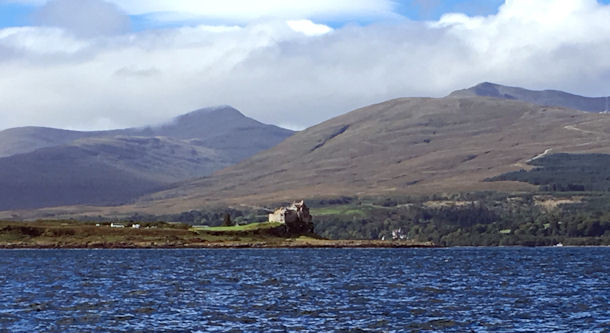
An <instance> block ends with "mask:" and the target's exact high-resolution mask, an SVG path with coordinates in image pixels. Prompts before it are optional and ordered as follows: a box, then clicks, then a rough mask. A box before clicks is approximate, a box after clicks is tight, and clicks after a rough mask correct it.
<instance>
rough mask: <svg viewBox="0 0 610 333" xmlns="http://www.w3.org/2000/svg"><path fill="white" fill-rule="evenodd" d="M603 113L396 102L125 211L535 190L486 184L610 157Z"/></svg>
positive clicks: (452, 100)
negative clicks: (566, 161) (555, 159)
mask: <svg viewBox="0 0 610 333" xmlns="http://www.w3.org/2000/svg"><path fill="white" fill-rule="evenodd" d="M609 127H610V115H608V114H597V113H590V112H582V111H577V110H572V109H566V108H561V107H544V106H539V105H536V104H531V103H525V102H521V101H518V100H508V99H498V98H490V97H455V96H451V97H446V98H440V99H433V98H402V99H395V100H391V101H387V102H384V103H380V104H376V105H371V106H367V107H364V108H361V109H358V110H355V111H352V112H349V113H347V114H345V115H342V116H339V117H336V118H334V119H331V120H328V121H325V122H323V123H321V124H319V125H316V126H314V127H311V128H309V129H307V130H304V131H302V132H299V133H296V134H295V135H293V136H292V137H290V138H288V139H287V140H285V141H283V142H282V143H280V144H279V145H277V146H275V147H274V148H272V149H269V150H266V151H263V152H261V153H258V154H257V155H255V156H253V157H251V158H249V159H247V160H245V161H243V162H241V163H239V164H237V165H234V166H231V167H228V168H226V169H223V170H221V171H219V172H216V173H215V174H214V175H213V176H211V177H207V178H201V179H197V180H194V181H189V182H186V183H183V184H180V185H179V186H175V187H173V188H170V189H167V190H165V191H161V192H159V193H155V194H154V195H150V196H146V197H145V198H142V199H141V200H139V202H138V203H137V204H136V205H134V206H131V207H126V208H125V209H132V210H141V211H149V212H153V213H155V212H161V211H165V212H166V211H176V212H178V211H184V210H188V209H192V208H193V207H197V206H198V204H199V203H201V202H208V203H209V202H224V203H262V202H276V201H289V200H293V199H295V198H308V197H332V196H341V195H389V194H400V193H402V194H421V193H455V192H463V191H469V190H532V189H534V188H535V187H534V186H533V185H529V184H526V183H521V182H487V181H485V180H486V179H488V178H490V177H494V176H497V175H500V174H503V173H506V172H510V171H515V170H519V169H522V168H524V169H527V168H530V167H529V166H528V165H527V164H526V163H527V161H528V160H530V159H532V158H534V157H536V156H540V155H542V154H545V153H546V154H549V153H555V152H568V153H575V152H578V153H610V134H608V132H607V131H606V129H607V128H609Z"/></svg>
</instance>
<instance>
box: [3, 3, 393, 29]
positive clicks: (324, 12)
mask: <svg viewBox="0 0 610 333" xmlns="http://www.w3.org/2000/svg"><path fill="white" fill-rule="evenodd" d="M52 1H54V0H0V3H3V2H17V3H25V4H30V5H43V4H46V3H48V2H52ZM75 1H79V0H75ZM82 1H88V0H82ZM106 1H107V2H109V3H112V4H114V5H116V6H117V7H118V8H120V9H121V10H123V11H125V12H126V13H128V14H130V15H149V16H151V17H154V18H156V19H159V20H168V21H180V20H184V19H207V20H215V21H224V22H233V23H241V24H245V23H248V22H252V21H253V20H258V19H261V18H273V19H303V18H309V19H342V18H352V19H357V18H371V17H376V18H379V17H396V16H397V15H396V14H394V13H393V10H394V8H395V7H396V4H395V1H393V0H332V1H328V0H290V1H285V0H256V1H252V0H223V1H218V0H106Z"/></svg>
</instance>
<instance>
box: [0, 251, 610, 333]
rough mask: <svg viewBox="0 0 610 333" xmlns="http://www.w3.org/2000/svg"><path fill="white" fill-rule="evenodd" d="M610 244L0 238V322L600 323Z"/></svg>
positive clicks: (608, 314) (219, 325)
mask: <svg viewBox="0 0 610 333" xmlns="http://www.w3.org/2000/svg"><path fill="white" fill-rule="evenodd" d="M608 263H610V248H565V247H564V248H476V249H471V248H462V249H460V248H457V249H456V248H453V249H256V250H254V249H252V250H211V249H210V250H2V251H0V291H1V298H0V331H10V332H20V331H22V332H33V331H57V332H71V331H74V332H82V331H130V332H137V331H145V332H150V331H164V332H166V331H176V332H183V331H223V332H224V331H231V330H233V331H236V332H239V331H248V332H251V331H255V332H256V331H265V332H274V331H275V332H284V331H299V330H301V331H315V332H319V331H354V332H358V331H413V330H414V331H419V330H423V331H443V332H445V331H458V332H464V331H466V332H469V331H475V332H485V331H494V332H545V331H558V332H562V331H563V332H575V331H578V332H587V331H590V332H608V331H609V330H610V306H609V299H610V284H609V283H610V281H609V279H610V278H609V273H610V268H609V266H608Z"/></svg>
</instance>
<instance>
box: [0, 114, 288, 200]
mask: <svg viewBox="0 0 610 333" xmlns="http://www.w3.org/2000/svg"><path fill="white" fill-rule="evenodd" d="M290 135H292V132H291V131H289V130H286V129H282V128H279V127H276V126H272V125H265V124H262V123H260V122H258V121H255V120H253V119H251V118H248V117H245V116H244V115H243V114H241V113H240V112H239V111H237V110H235V109H233V108H231V107H216V108H207V109H201V110H197V111H194V112H191V113H188V114H185V115H182V116H179V117H177V118H175V119H174V120H172V121H171V122H168V123H166V124H164V125H160V126H154V127H145V128H128V129H120V130H111V131H96V132H79V131H66V130H60V129H52V128H40V127H23V128H15V129H9V130H5V131H2V132H0V156H4V157H2V158H0V210H8V209H32V208H39V207H50V206H60V205H75V204H90V205H116V204H124V203H127V202H129V201H131V200H133V199H134V198H135V197H137V196H141V195H143V194H146V193H150V192H152V191H158V190H161V189H163V188H165V187H166V186H167V185H168V184H171V183H175V182H180V181H184V180H187V179H191V178H196V177H202V176H206V175H209V174H211V173H212V172H213V171H215V170H218V169H221V168H223V167H226V166H228V165H231V164H234V163H237V162H239V161H240V160H243V159H244V158H247V157H250V156H252V155H254V154H255V153H257V152H259V151H262V150H265V149H268V148H271V147H272V146H274V145H276V144H277V143H279V142H281V141H282V140H284V139H285V138H286V137H288V136H290Z"/></svg>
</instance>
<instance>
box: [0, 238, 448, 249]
mask: <svg viewBox="0 0 610 333" xmlns="http://www.w3.org/2000/svg"><path fill="white" fill-rule="evenodd" d="M264 248H269V249H273V248H277V249H291V248H294V249H299V248H300V249H304V248H321V249H322V248H442V246H438V245H435V244H432V243H431V242H423V243H420V242H388V241H376V240H373V241H367V240H316V241H315V242H300V241H285V242H209V243H163V244H150V243H148V244H145V243H122V242H121V243H91V244H74V243H73V244H49V243H47V244H40V243H39V244H31V243H30V244H28V243H8V244H7V243H5V244H0V249H4V250H10V249H264Z"/></svg>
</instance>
